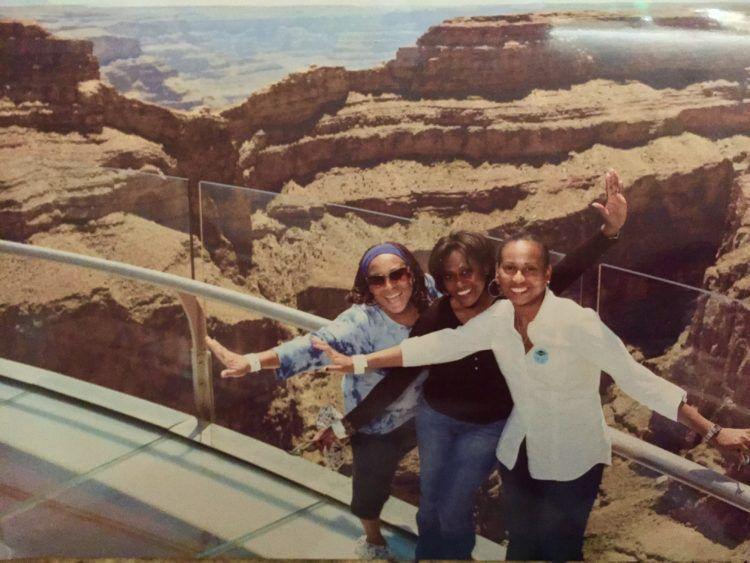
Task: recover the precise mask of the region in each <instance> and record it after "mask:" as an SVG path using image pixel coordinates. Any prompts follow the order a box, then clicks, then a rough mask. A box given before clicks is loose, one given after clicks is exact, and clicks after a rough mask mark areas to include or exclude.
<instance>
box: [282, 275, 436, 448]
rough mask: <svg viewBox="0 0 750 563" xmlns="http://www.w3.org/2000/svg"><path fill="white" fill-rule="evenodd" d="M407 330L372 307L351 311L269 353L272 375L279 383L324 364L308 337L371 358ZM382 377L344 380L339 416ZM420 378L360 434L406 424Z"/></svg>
mask: <svg viewBox="0 0 750 563" xmlns="http://www.w3.org/2000/svg"><path fill="white" fill-rule="evenodd" d="M425 279H426V282H427V288H428V291H429V293H430V297H431V298H434V297H435V296H436V295H437V291H436V290H435V286H434V282H433V280H432V278H430V276H425ZM410 330H411V328H410V327H407V326H404V325H402V324H399V323H397V322H396V321H394V320H393V319H391V318H390V317H389V316H388V315H387V314H385V313H384V312H383V310H382V309H381V308H380V307H378V306H377V305H352V306H351V307H349V308H348V309H347V310H346V311H344V312H343V313H341V314H340V315H339V316H338V317H336V319H334V320H333V321H332V322H331V323H330V324H328V325H326V326H324V327H322V328H320V329H318V330H316V331H315V332H312V333H310V334H306V335H304V336H299V337H297V338H294V339H292V340H290V341H288V342H285V343H283V344H281V345H279V346H277V347H276V348H274V351H275V352H276V354H278V356H279V360H280V362H281V367H279V368H278V370H277V371H276V375H277V377H278V378H279V379H287V378H289V377H292V376H293V375H296V374H298V373H301V372H305V371H311V370H315V369H318V368H321V367H323V366H325V365H326V364H328V363H329V361H328V358H327V357H326V355H325V354H324V353H323V352H321V351H320V350H317V349H315V348H313V346H312V343H311V342H310V338H311V337H312V336H316V337H318V338H320V339H321V340H325V341H326V342H328V343H329V344H330V345H331V346H332V347H333V348H334V349H335V350H338V351H339V352H341V353H342V354H346V355H348V356H352V355H354V354H370V353H372V352H376V351H378V350H382V349H383V348H389V347H391V346H396V345H397V344H400V343H401V341H402V340H404V339H405V338H408V337H409V331H410ZM387 374H388V370H383V369H380V370H373V371H367V372H365V373H364V374H361V375H355V374H346V375H345V376H344V378H343V380H342V383H341V387H342V391H343V393H344V410H345V411H346V412H349V411H350V410H352V409H353V408H354V407H355V406H357V405H358V404H359V403H360V401H362V399H364V398H365V397H366V396H367V394H368V393H369V392H370V391H371V390H372V388H373V387H375V385H376V384H377V383H378V382H379V381H380V380H381V379H383V378H384V377H386V376H387ZM425 375H426V370H425V372H424V373H423V374H422V375H420V376H419V377H418V378H417V379H416V380H415V381H414V382H413V383H412V384H410V385H409V387H407V388H406V390H405V391H404V392H403V393H402V394H401V396H400V397H399V398H398V399H396V400H395V401H394V402H393V403H391V404H390V406H388V408H387V409H386V410H385V412H384V413H383V414H382V415H381V416H380V417H378V418H376V419H375V420H373V421H372V422H371V423H370V424H367V425H366V426H363V427H362V428H360V429H359V432H363V433H365V434H385V433H387V432H391V431H392V430H395V429H396V428H398V427H399V426H401V425H402V424H403V423H405V422H407V421H408V420H409V419H411V418H412V417H413V416H414V414H415V411H416V406H417V402H418V400H419V398H420V396H421V391H422V382H423V381H424V379H425Z"/></svg>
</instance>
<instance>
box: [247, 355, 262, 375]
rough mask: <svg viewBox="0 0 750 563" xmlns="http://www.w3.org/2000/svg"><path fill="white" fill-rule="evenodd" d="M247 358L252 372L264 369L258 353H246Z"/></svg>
mask: <svg viewBox="0 0 750 563" xmlns="http://www.w3.org/2000/svg"><path fill="white" fill-rule="evenodd" d="M245 359H246V360H247V361H248V362H250V373H255V372H256V371H260V370H261V369H263V368H262V366H261V365H260V358H259V357H258V354H245Z"/></svg>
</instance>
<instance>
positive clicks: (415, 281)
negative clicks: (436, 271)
mask: <svg viewBox="0 0 750 563" xmlns="http://www.w3.org/2000/svg"><path fill="white" fill-rule="evenodd" d="M387 243H388V244H392V245H393V246H395V247H396V248H398V249H399V250H400V251H401V253H402V254H403V255H404V258H406V260H405V262H406V265H407V266H408V267H409V270H411V279H412V292H411V297H410V298H409V302H410V303H411V304H413V305H414V306H415V307H416V308H417V310H418V311H419V312H420V313H421V312H422V311H424V310H425V309H426V308H427V306H428V305H429V304H430V296H429V293H428V292H427V285H426V284H425V281H424V270H422V266H420V265H419V262H417V259H416V258H414V255H413V254H412V253H411V252H410V251H409V249H408V248H406V247H405V246H404V245H403V244H399V243H397V242H392V241H387ZM376 246H379V245H377V244H375V245H373V246H371V247H370V248H368V249H367V250H366V251H365V252H364V254H362V257H361V258H360V259H359V264H358V265H357V275H356V276H355V277H354V285H353V286H352V289H351V291H349V294H348V295H347V296H346V300H347V301H348V302H349V303H354V304H358V305H362V304H365V305H373V304H374V303H375V297H374V296H373V294H372V292H371V291H370V287H369V286H368V285H367V272H363V271H362V261H363V260H364V257H365V256H366V255H367V253H368V252H369V251H370V250H371V249H373V248H375V247H376Z"/></svg>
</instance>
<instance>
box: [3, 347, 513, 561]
mask: <svg viewBox="0 0 750 563" xmlns="http://www.w3.org/2000/svg"><path fill="white" fill-rule="evenodd" d="M19 372H24V373H23V374H22V375H24V376H25V377H22V378H21V379H22V380H24V379H25V380H26V382H24V381H18V379H19V378H18V377H17V376H18V375H19ZM40 374H41V375H40ZM53 375H57V374H53ZM47 376H49V372H43V370H36V369H35V368H30V367H29V366H23V365H21V364H15V363H14V362H9V361H7V360H0V558H9V557H13V558H31V557H49V556H57V557H179V558H183V557H263V558H324V559H336V558H353V557H354V553H353V545H354V540H355V539H356V538H357V537H358V536H359V534H360V526H359V522H358V521H357V519H356V518H355V517H353V516H352V515H351V514H349V511H348V509H347V506H346V505H345V504H344V503H342V502H339V501H337V500H334V499H332V498H330V497H329V496H326V495H323V494H320V493H319V492H316V491H314V490H311V489H310V488H307V487H304V486H301V485H300V484H298V483H295V482H293V481H291V480H289V479H287V478H284V477H280V476H279V475H275V474H274V473H272V472H270V471H268V470H266V469H263V468H260V467H257V466H254V465H252V464H250V463H247V462H245V461H240V460H237V459H234V458H232V457H230V456H228V455H225V454H223V453H221V452H218V451H215V450H213V449H211V448H208V447H206V446H204V445H202V444H200V443H198V442H196V441H195V440H191V439H186V438H183V437H181V436H179V435H177V434H175V433H174V430H175V429H178V427H179V426H180V425H185V424H190V420H189V419H191V418H192V417H190V416H189V415H186V414H184V413H179V412H176V411H172V410H170V409H167V408H163V407H159V406H157V405H153V404H152V403H146V402H145V401H140V400H139V399H134V398H132V397H127V396H121V397H119V398H118V397H117V395H118V394H116V393H115V392H111V391H107V390H102V389H101V388H93V386H90V385H89V384H86V383H83V382H76V381H74V380H70V378H65V377H64V376H57V377H58V378H62V379H61V380H60V381H62V382H63V383H60V382H59V381H58V383H57V384H58V385H64V384H65V381H66V380H67V381H68V382H69V383H71V384H72V385H73V386H74V387H75V386H79V387H80V388H81V389H85V388H86V387H89V388H90V389H89V391H90V392H91V393H93V394H96V393H99V394H101V395H111V396H110V397H109V398H108V400H109V402H110V403H113V402H114V403H117V402H118V401H122V404H123V405H124V407H125V408H124V410H126V411H127V410H129V409H130V410H132V408H134V405H135V406H136V407H138V405H137V403H143V404H142V405H140V406H142V407H143V408H144V409H151V412H150V413H148V416H147V418H149V417H150V418H152V419H154V418H158V419H159V420H158V424H159V425H156V424H147V423H144V422H141V421H138V420H135V419H133V418H131V417H129V416H126V415H122V414H120V413H118V412H115V411H113V410H111V408H112V406H111V405H110V406H109V407H108V408H106V409H105V408H102V407H99V406H92V405H91V404H89V403H84V402H82V401H80V400H78V399H76V398H73V397H70V396H68V397H66V396H63V395H59V394H57V393H53V392H51V391H48V390H44V389H41V388H40V387H37V386H35V385H29V384H28V381H29V379H33V378H34V377H47ZM86 399H87V401H88V397H87V398H86ZM100 402H101V401H100ZM192 421H193V426H195V419H192ZM167 428H171V429H172V431H171V432H170V431H169V430H167ZM178 434H179V432H178ZM266 447H268V448H270V446H266ZM277 452H278V450H277ZM279 455H281V456H284V457H286V458H291V456H288V455H287V454H285V453H283V452H279ZM293 460H294V463H305V464H307V465H309V466H311V467H312V468H315V470H321V471H327V470H325V469H324V468H320V467H318V466H314V465H313V464H311V463H309V462H306V461H304V460H301V459H299V458H293ZM313 473H314V471H313ZM328 473H332V472H328ZM336 477H341V476H338V475H336ZM341 478H343V477H341ZM391 502H393V501H391ZM397 502H398V501H397ZM387 537H388V539H389V542H390V544H391V547H392V551H394V553H395V555H396V556H397V557H398V558H404V559H408V558H412V557H413V553H414V537H413V535H412V534H410V533H408V532H406V531H404V530H401V529H399V528H395V527H391V528H389V529H388V530H387ZM495 554H496V557H497V555H500V553H499V552H497V551H495Z"/></svg>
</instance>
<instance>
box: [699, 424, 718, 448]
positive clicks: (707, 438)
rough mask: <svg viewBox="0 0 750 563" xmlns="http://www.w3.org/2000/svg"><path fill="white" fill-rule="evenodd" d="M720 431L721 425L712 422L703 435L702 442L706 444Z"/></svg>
mask: <svg viewBox="0 0 750 563" xmlns="http://www.w3.org/2000/svg"><path fill="white" fill-rule="evenodd" d="M721 431H722V427H721V426H719V425H718V424H716V423H714V424H713V425H712V426H711V428H709V429H708V432H706V435H705V436H703V440H702V442H703V443H704V444H708V443H709V442H710V441H711V440H713V439H714V437H715V436H716V435H717V434H718V433H719V432H721Z"/></svg>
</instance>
